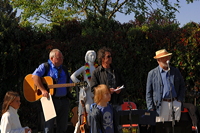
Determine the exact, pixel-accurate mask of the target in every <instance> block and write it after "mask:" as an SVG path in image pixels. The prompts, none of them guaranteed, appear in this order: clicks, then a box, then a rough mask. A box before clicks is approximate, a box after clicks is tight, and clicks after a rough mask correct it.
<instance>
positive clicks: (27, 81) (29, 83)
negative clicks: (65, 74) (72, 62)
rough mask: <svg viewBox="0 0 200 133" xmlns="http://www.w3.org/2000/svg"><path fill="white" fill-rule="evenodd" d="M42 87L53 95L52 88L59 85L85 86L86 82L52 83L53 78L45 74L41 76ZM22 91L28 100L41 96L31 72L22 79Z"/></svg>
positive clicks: (31, 100)
mask: <svg viewBox="0 0 200 133" xmlns="http://www.w3.org/2000/svg"><path fill="white" fill-rule="evenodd" d="M41 80H42V83H43V85H44V87H45V88H46V89H47V90H48V92H49V93H50V94H51V95H53V94H54V88H60V87H73V86H87V82H79V83H66V84H53V79H52V77H50V76H45V77H42V78H41ZM23 92H24V97H25V98H26V100H27V101H29V102H35V101H37V100H39V99H40V98H41V97H42V92H41V91H40V89H39V88H38V87H37V86H36V85H35V84H34V81H33V79H32V74H28V75H27V76H26V77H25V78H24V81H23Z"/></svg>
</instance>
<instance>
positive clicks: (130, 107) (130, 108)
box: [128, 102, 132, 133]
mask: <svg viewBox="0 0 200 133" xmlns="http://www.w3.org/2000/svg"><path fill="white" fill-rule="evenodd" d="M128 105H129V106H128V108H129V120H130V128H129V130H130V133H132V116H131V113H132V112H131V110H132V105H131V103H130V102H128Z"/></svg>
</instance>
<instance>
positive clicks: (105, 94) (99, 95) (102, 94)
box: [94, 84, 111, 104]
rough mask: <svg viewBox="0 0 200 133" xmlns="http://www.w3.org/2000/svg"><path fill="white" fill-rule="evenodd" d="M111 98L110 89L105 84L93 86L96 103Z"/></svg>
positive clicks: (107, 100)
mask: <svg viewBox="0 0 200 133" xmlns="http://www.w3.org/2000/svg"><path fill="white" fill-rule="evenodd" d="M110 98H111V93H110V89H109V88H108V86H107V85H104V84H100V85H98V86H97V87H95V88H94V102H95V103H96V104H98V103H99V102H100V101H104V102H109V101H110Z"/></svg>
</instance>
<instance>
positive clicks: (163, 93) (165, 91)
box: [146, 49, 185, 122]
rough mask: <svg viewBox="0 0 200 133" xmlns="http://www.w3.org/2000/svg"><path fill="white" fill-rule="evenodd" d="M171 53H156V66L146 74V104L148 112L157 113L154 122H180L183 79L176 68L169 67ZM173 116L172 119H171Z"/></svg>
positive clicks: (162, 51)
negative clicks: (153, 111)
mask: <svg viewBox="0 0 200 133" xmlns="http://www.w3.org/2000/svg"><path fill="white" fill-rule="evenodd" d="M171 55H172V53H168V52H167V51H166V50H165V49H162V50H158V51H156V56H154V59H156V60H157V62H158V66H157V67H156V68H154V69H152V70H151V71H150V72H149V73H148V77H147V84H146V102H147V108H148V110H155V111H156V112H157V115H158V116H157V117H156V122H164V121H172V120H177V121H178V120H180V116H181V102H183V100H184V97H185V85H184V80H183V77H182V76H181V73H180V72H179V70H178V69H177V68H174V67H172V66H170V65H169V62H170V59H171ZM172 114H174V117H172V116H173V115H172Z"/></svg>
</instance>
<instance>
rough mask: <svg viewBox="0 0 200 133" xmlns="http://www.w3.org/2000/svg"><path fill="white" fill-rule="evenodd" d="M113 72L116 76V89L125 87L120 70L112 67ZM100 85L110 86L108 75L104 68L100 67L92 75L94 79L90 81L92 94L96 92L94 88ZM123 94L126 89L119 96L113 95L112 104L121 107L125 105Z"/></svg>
mask: <svg viewBox="0 0 200 133" xmlns="http://www.w3.org/2000/svg"><path fill="white" fill-rule="evenodd" d="M111 70H112V71H113V72H114V74H115V80H116V86H115V87H114V88H117V87H120V86H122V85H124V81H123V78H122V75H121V73H120V72H119V70H117V69H116V68H114V67H113V66H111ZM100 84H105V85H107V86H108V80H107V73H106V70H105V69H104V68H103V67H102V66H98V67H97V68H96V69H95V70H94V71H93V73H92V78H91V81H90V85H91V90H92V92H93V91H94V87H96V86H98V85H100ZM123 94H124V89H122V90H121V92H120V93H119V94H117V93H113V94H112V95H111V100H110V103H111V104H113V105H121V104H122V103H123Z"/></svg>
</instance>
